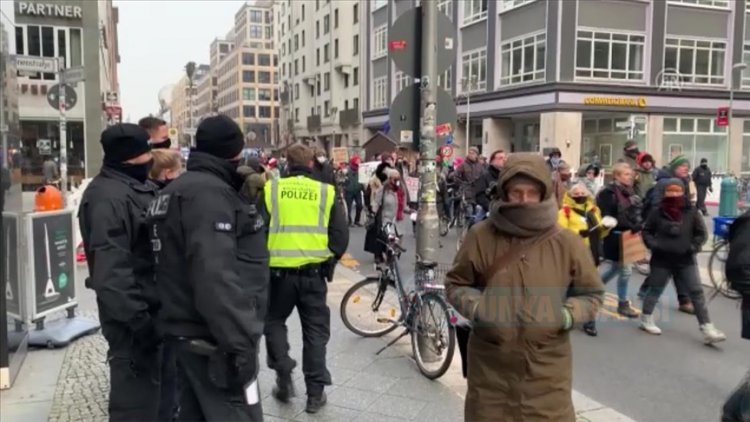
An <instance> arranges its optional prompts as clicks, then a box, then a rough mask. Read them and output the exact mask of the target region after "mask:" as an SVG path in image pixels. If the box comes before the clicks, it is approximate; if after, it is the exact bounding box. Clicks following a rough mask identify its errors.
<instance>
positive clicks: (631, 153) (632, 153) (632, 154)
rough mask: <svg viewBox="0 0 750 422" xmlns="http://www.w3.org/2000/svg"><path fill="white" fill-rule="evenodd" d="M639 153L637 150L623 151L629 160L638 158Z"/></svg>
mask: <svg viewBox="0 0 750 422" xmlns="http://www.w3.org/2000/svg"><path fill="white" fill-rule="evenodd" d="M639 152H640V151H638V148H633V149H628V150H625V155H627V156H628V157H630V158H635V157H637V156H638V153H639Z"/></svg>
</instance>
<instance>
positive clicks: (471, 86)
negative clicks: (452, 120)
mask: <svg viewBox="0 0 750 422" xmlns="http://www.w3.org/2000/svg"><path fill="white" fill-rule="evenodd" d="M475 89H477V77H476V76H472V77H471V78H468V77H464V78H462V79H461V90H462V91H463V92H464V94H463V95H464V96H466V140H465V141H464V142H465V143H466V150H465V151H464V153H465V154H469V147H470V146H471V138H470V136H471V93H472V92H473V91H474V90H475Z"/></svg>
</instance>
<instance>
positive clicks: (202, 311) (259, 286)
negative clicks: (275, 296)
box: [142, 115, 269, 421]
mask: <svg viewBox="0 0 750 422" xmlns="http://www.w3.org/2000/svg"><path fill="white" fill-rule="evenodd" d="M195 141H196V148H195V149H194V150H192V151H191V152H190V157H189V159H188V162H187V172H186V173H184V174H183V175H182V176H180V177H179V178H177V179H176V180H175V181H174V182H172V183H170V184H169V185H168V186H167V187H166V188H164V189H163V190H162V191H161V193H160V195H159V196H158V197H157V199H156V200H155V201H154V202H153V203H152V204H151V206H150V208H149V211H148V216H149V218H150V219H151V221H152V222H153V226H152V229H151V236H152V246H153V250H154V253H155V257H156V284H157V286H158V291H159V296H160V298H161V300H162V309H161V311H160V315H159V316H160V322H161V323H162V326H163V328H164V332H165V341H168V342H170V346H173V348H174V350H175V354H176V356H177V384H178V385H177V391H178V392H179V397H178V409H179V411H178V415H177V419H178V420H214V421H262V420H263V414H262V410H261V408H260V402H259V400H258V398H259V392H258V386H257V382H256V379H257V375H258V347H259V341H260V336H261V335H262V333H263V320H264V318H265V314H266V309H267V304H266V302H267V295H268V277H269V276H268V249H267V248H266V233H265V221H264V218H263V214H262V212H261V210H259V209H258V208H257V207H256V205H255V204H253V203H252V202H250V201H248V200H247V199H245V198H244V197H243V196H242V195H241V194H240V189H241V188H242V185H243V182H244V178H243V177H242V176H241V175H240V174H239V173H238V172H237V167H238V165H239V163H240V156H241V152H242V148H243V146H244V136H243V134H242V131H241V130H240V128H239V126H237V124H236V123H235V122H234V121H233V120H232V119H230V118H229V117H227V116H223V115H218V116H214V117H208V118H206V119H204V120H203V121H202V122H201V124H200V126H198V130H197V132H196V135H195ZM142 420H146V419H142Z"/></svg>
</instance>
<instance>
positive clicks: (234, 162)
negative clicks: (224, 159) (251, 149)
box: [228, 160, 241, 171]
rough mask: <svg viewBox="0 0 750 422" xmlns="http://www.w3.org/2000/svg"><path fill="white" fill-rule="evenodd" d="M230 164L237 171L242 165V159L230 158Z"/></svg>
mask: <svg viewBox="0 0 750 422" xmlns="http://www.w3.org/2000/svg"><path fill="white" fill-rule="evenodd" d="M228 161H229V165H230V166H232V168H233V169H234V170H235V171H237V169H238V168H239V167H240V161H241V160H228Z"/></svg>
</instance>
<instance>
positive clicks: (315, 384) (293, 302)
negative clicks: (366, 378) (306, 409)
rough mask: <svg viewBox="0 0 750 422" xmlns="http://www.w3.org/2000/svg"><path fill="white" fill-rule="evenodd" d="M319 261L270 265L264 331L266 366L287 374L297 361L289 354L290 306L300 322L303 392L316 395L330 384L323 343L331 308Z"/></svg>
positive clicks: (325, 340)
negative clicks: (292, 265)
mask: <svg viewBox="0 0 750 422" xmlns="http://www.w3.org/2000/svg"><path fill="white" fill-rule="evenodd" d="M324 276H325V274H324V270H323V267H322V266H321V265H308V266H304V267H301V268H299V269H278V268H272V269H271V286H270V297H269V306H268V314H267V315H266V325H265V329H264V334H265V337H266V350H267V351H268V367H269V368H271V369H273V370H274V371H276V373H277V374H281V375H283V374H289V373H291V372H292V370H293V369H294V367H295V366H296V365H297V363H296V362H295V361H294V359H292V358H291V357H290V356H289V336H288V331H287V326H286V320H287V318H289V316H290V315H291V314H292V311H293V310H294V308H295V307H296V308H297V312H298V313H299V318H300V323H301V325H302V372H303V374H304V375H305V385H306V386H307V395H309V396H318V395H320V394H321V393H322V392H323V389H324V388H325V386H326V385H331V374H330V372H328V368H327V367H326V347H327V345H328V340H329V339H330V337H331V311H330V310H329V309H328V304H327V303H326V295H327V294H328V285H327V283H326V281H325V279H324Z"/></svg>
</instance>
